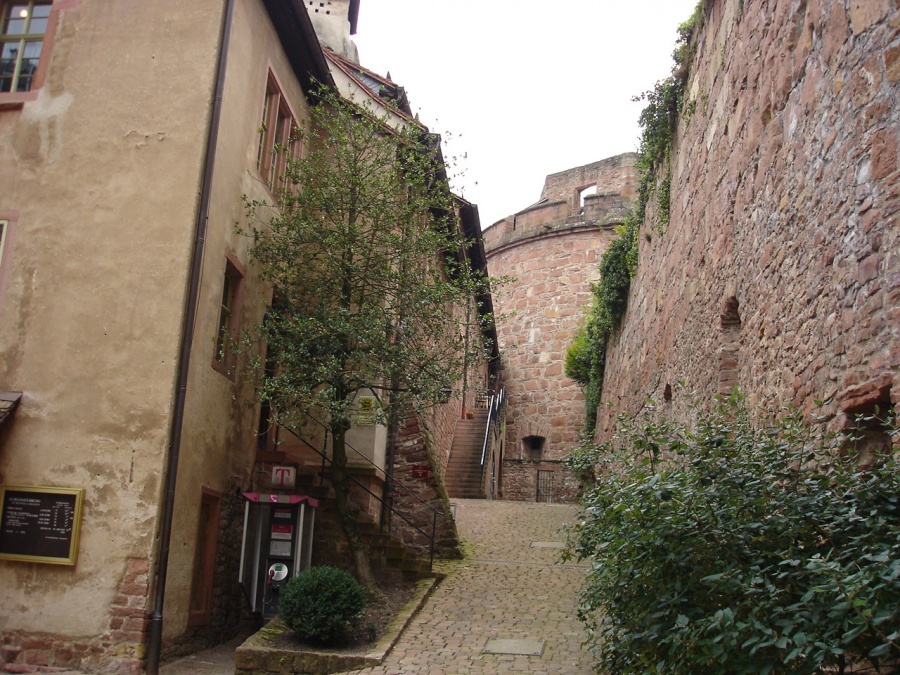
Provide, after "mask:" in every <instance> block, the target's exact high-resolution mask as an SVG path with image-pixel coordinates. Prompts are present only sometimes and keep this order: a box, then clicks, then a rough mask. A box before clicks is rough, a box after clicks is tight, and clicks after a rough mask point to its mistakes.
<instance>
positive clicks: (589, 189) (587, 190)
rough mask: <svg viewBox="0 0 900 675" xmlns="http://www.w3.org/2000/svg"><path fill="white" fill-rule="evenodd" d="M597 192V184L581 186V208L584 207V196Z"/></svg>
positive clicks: (579, 199) (579, 198)
mask: <svg viewBox="0 0 900 675" xmlns="http://www.w3.org/2000/svg"><path fill="white" fill-rule="evenodd" d="M595 194H597V184H596V183H594V184H593V185H588V186H587V187H583V188H580V189H579V190H578V205H579V206H580V207H581V208H584V198H585V197H590V196H591V195H595Z"/></svg>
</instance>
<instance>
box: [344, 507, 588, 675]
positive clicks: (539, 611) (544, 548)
mask: <svg viewBox="0 0 900 675" xmlns="http://www.w3.org/2000/svg"><path fill="white" fill-rule="evenodd" d="M576 513H577V509H576V507H574V506H569V505H562V504H534V503H525V502H504V501H486V500H459V501H458V508H457V512H456V519H457V525H458V527H459V531H460V534H461V535H462V537H463V538H464V540H465V541H466V542H467V544H468V545H469V546H470V556H469V557H468V558H466V560H464V561H460V562H454V563H439V564H438V565H436V567H437V568H438V569H439V571H442V572H445V573H447V574H448V577H447V578H446V579H445V580H444V581H443V582H442V583H441V584H440V586H438V588H437V589H436V590H435V592H434V594H433V595H432V596H431V598H429V600H428V602H427V604H426V605H425V606H424V607H423V608H422V610H421V611H420V612H419V613H418V614H417V615H416V616H415V617H414V618H413V620H412V623H411V624H410V626H409V627H408V628H407V629H406V632H405V633H404V634H403V636H402V637H401V638H400V641H399V643H398V644H397V645H396V647H394V649H393V651H392V652H391V653H390V654H389V655H388V657H387V659H385V663H384V664H383V665H381V666H378V667H376V668H366V669H363V670H357V671H352V672H353V674H354V675H357V674H359V675H362V674H363V673H365V674H367V675H368V674H371V675H400V674H403V675H468V674H470V673H535V674H538V675H539V674H541V673H547V674H548V675H549V674H550V673H554V674H556V673H559V674H561V675H562V674H574V673H579V674H580V673H585V674H586V673H591V672H593V670H592V668H591V663H592V658H591V656H590V654H589V653H588V652H586V651H585V650H584V649H583V648H582V646H581V643H582V641H583V640H584V632H583V630H582V628H581V624H580V623H579V622H578V620H577V619H576V618H575V609H574V608H575V603H576V597H577V594H578V590H579V588H580V587H581V582H582V580H583V578H584V575H585V572H586V569H585V566H583V565H576V564H573V563H567V564H565V565H559V564H556V561H557V560H558V558H559V553H560V550H559V548H557V547H556V545H558V544H561V543H562V541H563V540H564V535H563V534H562V533H561V532H560V531H559V530H560V528H561V527H562V525H563V524H564V523H565V522H568V521H571V520H572V519H573V518H574V517H575V516H576ZM535 544H537V546H535ZM492 638H498V639H502V640H519V641H522V640H527V641H543V643H544V644H543V653H542V654H541V655H540V656H527V655H513V654H485V653H484V649H485V647H486V646H487V645H488V641H489V640H491V639H492ZM510 644H512V646H513V647H515V646H517V645H516V643H507V646H509V645H510ZM524 644H529V643H519V645H518V646H521V645H524ZM519 651H524V650H523V649H520V650H519Z"/></svg>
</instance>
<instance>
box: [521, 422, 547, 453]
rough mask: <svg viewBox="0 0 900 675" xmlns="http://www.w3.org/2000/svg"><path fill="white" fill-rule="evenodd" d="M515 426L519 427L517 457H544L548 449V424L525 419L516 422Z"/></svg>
mask: <svg viewBox="0 0 900 675" xmlns="http://www.w3.org/2000/svg"><path fill="white" fill-rule="evenodd" d="M517 426H518V428H519V433H518V436H519V439H518V440H519V443H518V444H519V457H520V458H521V459H532V460H540V459H543V458H544V457H546V456H547V454H548V449H549V440H550V426H549V425H547V424H541V423H535V422H534V421H532V420H527V419H526V420H521V421H519V422H517ZM538 448H539V449H538Z"/></svg>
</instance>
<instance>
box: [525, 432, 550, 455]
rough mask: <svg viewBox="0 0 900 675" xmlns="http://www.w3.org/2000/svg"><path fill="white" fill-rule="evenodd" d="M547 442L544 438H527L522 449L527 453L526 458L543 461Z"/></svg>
mask: <svg viewBox="0 0 900 675" xmlns="http://www.w3.org/2000/svg"><path fill="white" fill-rule="evenodd" d="M545 440H546V439H545V438H544V437H543V436H526V437H525V438H523V439H522V449H523V450H524V451H525V456H526V457H527V458H528V459H531V460H535V461H537V460H540V459H543V457H544V442H545Z"/></svg>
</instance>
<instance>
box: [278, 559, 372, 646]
mask: <svg viewBox="0 0 900 675" xmlns="http://www.w3.org/2000/svg"><path fill="white" fill-rule="evenodd" d="M278 606H279V609H280V611H281V618H282V619H283V620H284V623H285V624H286V625H287V626H288V628H290V629H291V630H293V631H294V632H295V633H296V634H297V635H298V636H299V637H300V638H301V639H303V640H309V641H311V642H318V643H322V644H330V643H334V642H338V641H339V640H341V639H342V638H343V637H344V636H345V635H346V633H347V629H348V628H349V627H350V623H351V622H352V621H353V619H355V618H357V617H359V616H361V615H362V613H363V610H364V609H365V606H366V589H365V588H364V587H363V585H362V584H360V583H359V582H358V581H357V580H356V579H354V578H353V577H352V576H351V575H350V574H349V573H347V572H345V571H344V570H340V569H337V568H336V567H311V568H309V569H308V570H306V571H304V572H301V573H300V574H298V575H297V576H295V577H293V578H292V579H289V580H288V582H287V583H286V584H285V586H284V588H283V589H282V591H281V598H280V600H279V605H278Z"/></svg>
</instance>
